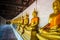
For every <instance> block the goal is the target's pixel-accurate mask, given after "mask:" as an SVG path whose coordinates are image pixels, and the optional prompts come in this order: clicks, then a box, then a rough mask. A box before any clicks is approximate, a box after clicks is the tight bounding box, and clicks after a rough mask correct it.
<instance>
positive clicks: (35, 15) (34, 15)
mask: <svg viewBox="0 0 60 40" xmlns="http://www.w3.org/2000/svg"><path fill="white" fill-rule="evenodd" d="M37 14H38V12H37V11H36V10H35V8H34V11H33V13H32V15H33V17H37Z"/></svg>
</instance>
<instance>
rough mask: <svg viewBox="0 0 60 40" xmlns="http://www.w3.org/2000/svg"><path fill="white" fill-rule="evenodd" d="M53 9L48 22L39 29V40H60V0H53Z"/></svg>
mask: <svg viewBox="0 0 60 40" xmlns="http://www.w3.org/2000/svg"><path fill="white" fill-rule="evenodd" d="M53 9H54V13H52V14H50V17H49V22H48V24H47V25H45V26H44V27H43V28H40V29H39V33H38V34H37V37H38V38H39V40H60V0H55V1H54V2H53Z"/></svg>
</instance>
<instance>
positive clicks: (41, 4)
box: [13, 0, 54, 27]
mask: <svg viewBox="0 0 60 40" xmlns="http://www.w3.org/2000/svg"><path fill="white" fill-rule="evenodd" d="M53 1H54V0H37V11H38V16H39V18H40V24H39V27H40V26H44V25H46V24H47V23H48V18H49V15H50V14H51V13H53V9H52V3H53ZM34 8H36V2H34V3H33V4H32V5H30V6H29V7H28V8H27V9H25V10H24V11H23V12H22V13H20V14H19V15H18V16H17V17H15V18H14V19H16V18H18V17H20V16H21V15H25V14H26V12H27V13H28V14H29V19H30V21H31V18H32V12H33V10H34ZM14 19H13V20H14Z"/></svg>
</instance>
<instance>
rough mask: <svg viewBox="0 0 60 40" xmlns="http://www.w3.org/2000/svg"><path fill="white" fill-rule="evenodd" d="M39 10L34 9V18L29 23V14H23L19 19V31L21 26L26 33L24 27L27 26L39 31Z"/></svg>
mask: <svg viewBox="0 0 60 40" xmlns="http://www.w3.org/2000/svg"><path fill="white" fill-rule="evenodd" d="M37 14H38V13H37V11H36V10H35V9H34V11H33V13H32V15H33V18H32V19H31V22H30V23H29V15H28V14H26V15H25V16H24V17H23V16H21V17H20V19H19V27H18V31H19V30H20V27H22V29H23V32H22V34H23V33H24V28H26V27H30V28H32V30H34V31H37V30H38V24H39V17H38V16H37Z"/></svg>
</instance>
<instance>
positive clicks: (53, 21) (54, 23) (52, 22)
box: [18, 0, 60, 34]
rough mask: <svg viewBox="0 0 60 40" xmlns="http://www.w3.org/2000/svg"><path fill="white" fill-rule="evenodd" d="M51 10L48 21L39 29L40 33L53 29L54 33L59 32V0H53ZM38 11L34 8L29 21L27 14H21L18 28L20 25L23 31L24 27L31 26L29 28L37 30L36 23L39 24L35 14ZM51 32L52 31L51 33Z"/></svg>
mask: <svg viewBox="0 0 60 40" xmlns="http://www.w3.org/2000/svg"><path fill="white" fill-rule="evenodd" d="M53 10H54V13H52V14H50V17H49V22H48V24H46V25H45V26H44V27H43V28H41V29H40V33H42V32H45V33H46V32H47V33H49V32H50V31H53V32H55V33H57V32H60V0H55V1H54V2H53ZM37 14H38V12H37V11H36V10H35V9H34V11H33V13H32V15H33V18H32V19H31V22H30V23H29V15H28V14H26V15H25V16H24V17H23V16H21V17H20V20H19V28H18V31H19V30H20V27H22V29H23V32H22V34H23V33H24V28H28V29H29V28H31V30H33V31H36V32H37V33H39V32H38V24H39V17H38V16H37ZM52 34H53V33H52Z"/></svg>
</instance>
